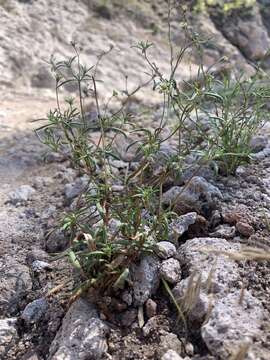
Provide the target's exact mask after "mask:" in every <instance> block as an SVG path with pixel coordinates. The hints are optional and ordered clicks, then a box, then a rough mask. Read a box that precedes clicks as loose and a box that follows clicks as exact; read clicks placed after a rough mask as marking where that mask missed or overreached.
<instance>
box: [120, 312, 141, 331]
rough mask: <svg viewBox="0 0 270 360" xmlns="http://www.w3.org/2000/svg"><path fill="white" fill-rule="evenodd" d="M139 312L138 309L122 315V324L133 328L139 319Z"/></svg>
mask: <svg viewBox="0 0 270 360" xmlns="http://www.w3.org/2000/svg"><path fill="white" fill-rule="evenodd" d="M137 315H138V311H137V310H136V309H130V310H126V311H124V312H123V313H122V314H121V324H122V325H123V326H126V327H129V326H131V325H132V324H133V323H134V322H135V321H136V319H137Z"/></svg>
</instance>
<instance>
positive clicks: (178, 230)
mask: <svg viewBox="0 0 270 360" xmlns="http://www.w3.org/2000/svg"><path fill="white" fill-rule="evenodd" d="M196 219H197V213H196V212H191V213H188V214H185V215H182V216H179V217H177V218H176V219H174V220H173V221H172V222H171V223H170V225H169V240H170V241H172V242H173V243H177V240H178V238H179V237H180V236H182V235H183V234H184V232H186V231H187V230H188V228H189V226H190V225H192V224H194V223H195V222H196Z"/></svg>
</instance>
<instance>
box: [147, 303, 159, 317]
mask: <svg viewBox="0 0 270 360" xmlns="http://www.w3.org/2000/svg"><path fill="white" fill-rule="evenodd" d="M145 312H146V315H147V317H148V318H149V319H150V318H151V317H153V316H156V315H157V303H156V302H155V301H153V300H152V299H148V300H147V301H146V303H145Z"/></svg>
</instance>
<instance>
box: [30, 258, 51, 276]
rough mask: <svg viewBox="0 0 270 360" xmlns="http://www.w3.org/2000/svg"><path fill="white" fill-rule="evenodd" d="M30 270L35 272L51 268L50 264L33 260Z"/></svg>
mask: <svg viewBox="0 0 270 360" xmlns="http://www.w3.org/2000/svg"><path fill="white" fill-rule="evenodd" d="M32 270H33V271H34V272H37V273H38V272H42V271H46V270H52V265H51V264H49V263H47V262H45V261H42V260H35V261H33V263H32Z"/></svg>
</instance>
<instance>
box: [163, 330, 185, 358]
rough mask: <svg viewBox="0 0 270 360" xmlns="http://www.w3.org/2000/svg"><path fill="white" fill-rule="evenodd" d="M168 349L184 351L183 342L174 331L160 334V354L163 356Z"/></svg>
mask: <svg viewBox="0 0 270 360" xmlns="http://www.w3.org/2000/svg"><path fill="white" fill-rule="evenodd" d="M168 350H173V351H174V352H175V353H176V354H181V351H182V343H181V341H180V340H179V339H178V337H177V335H175V334H173V333H167V334H164V335H161V336H160V342H159V349H158V352H159V355H160V356H163V355H164V354H166V353H167V351H168Z"/></svg>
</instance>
